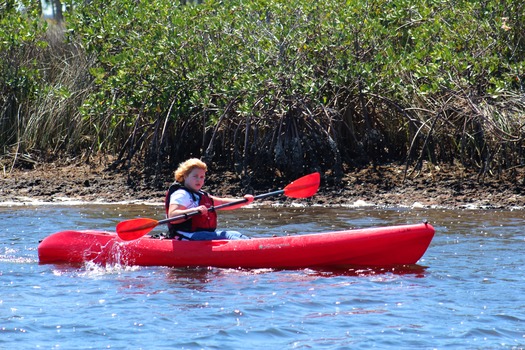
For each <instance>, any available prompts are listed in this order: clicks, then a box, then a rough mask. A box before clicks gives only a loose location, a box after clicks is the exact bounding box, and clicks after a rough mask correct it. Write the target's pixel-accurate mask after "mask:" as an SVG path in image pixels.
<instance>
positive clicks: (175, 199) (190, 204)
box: [170, 189, 199, 209]
mask: <svg viewBox="0 0 525 350" xmlns="http://www.w3.org/2000/svg"><path fill="white" fill-rule="evenodd" d="M170 204H178V205H182V206H184V207H186V209H191V208H197V207H198V206H199V203H198V202H195V201H194V200H193V196H192V195H191V194H190V193H189V192H188V191H186V190H183V189H178V190H177V191H175V192H173V193H172V194H171V196H170Z"/></svg>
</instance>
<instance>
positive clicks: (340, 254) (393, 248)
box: [38, 222, 435, 268]
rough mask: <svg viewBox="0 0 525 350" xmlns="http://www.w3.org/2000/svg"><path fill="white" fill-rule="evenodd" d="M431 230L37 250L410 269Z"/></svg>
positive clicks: (93, 238)
mask: <svg viewBox="0 0 525 350" xmlns="http://www.w3.org/2000/svg"><path fill="white" fill-rule="evenodd" d="M434 233H435V230H434V228H433V227H432V225H430V224H429V223H426V222H425V223H421V224H413V225H399V226H387V227H376V228H363V229H352V230H345V231H335V232H323V233H315V234H304V235H294V236H283V237H263V238H252V239H250V240H230V241H229V240H216V241H179V240H171V239H155V238H151V237H143V238H140V239H137V240H134V241H123V240H121V239H120V238H119V237H118V236H117V235H116V234H115V233H113V232H105V231H92V230H86V231H61V232H57V233H54V234H52V235H50V236H48V237H46V238H45V239H44V240H43V241H42V242H41V243H40V244H39V246H38V255H39V261H40V263H42V264H48V263H53V264H57V263H69V264H82V263H85V262H88V261H92V262H95V263H97V264H122V265H130V266H131V265H138V266H169V267H190V266H213V267H225V268H307V267H346V266H392V265H410V264H415V263H417V261H418V260H419V259H420V258H421V257H422V256H423V254H424V253H425V252H426V250H427V248H428V246H429V245H430V243H431V241H432V238H433V236H434Z"/></svg>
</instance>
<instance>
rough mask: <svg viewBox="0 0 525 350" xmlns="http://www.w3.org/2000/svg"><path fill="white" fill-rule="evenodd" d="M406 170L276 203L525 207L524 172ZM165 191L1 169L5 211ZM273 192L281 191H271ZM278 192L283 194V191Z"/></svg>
mask: <svg viewBox="0 0 525 350" xmlns="http://www.w3.org/2000/svg"><path fill="white" fill-rule="evenodd" d="M405 170H406V169H405V166H404V165H388V166H378V167H375V168H374V167H368V168H365V169H358V170H348V171H346V172H345V174H344V177H343V179H342V181H341V182H340V183H337V184H336V183H335V181H334V180H333V179H332V178H331V177H330V176H329V175H326V174H324V176H323V179H322V182H321V186H320V188H319V191H318V193H317V194H316V195H315V196H314V197H312V198H310V199H306V200H292V199H287V198H285V197H272V198H270V199H269V201H268V202H267V203H268V204H269V203H277V202H281V203H284V204H291V203H292V202H294V203H296V202H297V203H305V204H307V205H327V206H329V205H342V206H367V205H374V206H388V207H398V206H403V207H424V208H425V207H426V208H430V207H438V208H439V207H443V208H458V209H460V208H474V209H475V208H497V209H516V208H518V209H521V208H524V207H525V185H524V179H525V170H524V169H522V168H520V169H518V168H516V169H513V170H507V171H505V172H504V173H503V174H500V175H499V176H495V175H494V174H488V175H486V176H485V177H484V178H482V179H481V178H479V176H478V174H477V173H475V172H469V171H467V170H465V169H460V168H458V167H443V166H434V165H428V164H427V165H425V166H424V167H423V169H421V170H420V171H419V172H414V171H413V169H409V170H408V171H407V172H406V176H405ZM171 181H172V179H171V177H170V176H166V179H165V181H164V185H162V184H161V185H157V186H156V187H158V188H155V186H152V185H148V184H147V183H146V181H145V180H144V179H143V178H142V176H141V175H137V174H136V172H135V173H134V175H132V176H129V175H128V173H127V172H122V171H121V172H115V171H108V170H107V166H106V165H105V164H102V163H100V162H99V163H97V164H95V163H91V164H86V163H74V162H70V163H69V164H64V163H62V164H56V163H49V164H36V165H34V167H33V169H30V170H24V169H9V170H6V169H4V171H3V173H2V186H1V189H0V205H24V204H39V203H40V204H43V203H86V202H87V203H120V202H130V203H152V204H162V202H163V200H164V193H165V188H166V187H167V186H168V185H169V184H170V183H171ZM275 182H276V184H275V185H274V184H270V185H268V184H267V185H264V186H262V187H264V188H253V192H254V193H255V194H260V193H265V192H268V191H272V190H276V189H281V188H283V187H284V186H286V183H282V184H279V183H277V182H278V181H275ZM271 186H276V187H271ZM279 186H281V187H279ZM206 189H207V190H208V191H209V192H211V193H213V194H216V195H219V196H238V195H241V194H243V193H244V189H243V187H242V186H241V183H240V180H239V179H238V177H237V176H236V175H235V174H233V173H228V172H226V173H224V172H220V173H213V172H212V171H210V174H209V177H208V179H207V183H206Z"/></svg>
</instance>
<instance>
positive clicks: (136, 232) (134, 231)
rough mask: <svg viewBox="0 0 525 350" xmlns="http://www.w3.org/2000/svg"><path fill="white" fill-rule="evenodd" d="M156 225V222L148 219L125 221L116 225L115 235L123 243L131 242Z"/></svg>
mask: <svg viewBox="0 0 525 350" xmlns="http://www.w3.org/2000/svg"><path fill="white" fill-rule="evenodd" d="M158 224H159V222H158V221H157V220H154V219H148V218H139V219H132V220H126V221H122V222H119V223H118V224H117V234H118V236H119V237H120V238H121V239H122V240H124V241H132V240H134V239H138V238H140V237H142V236H144V235H145V234H147V233H148V232H150V231H151V230H153V228H154V227H155V226H157V225H158Z"/></svg>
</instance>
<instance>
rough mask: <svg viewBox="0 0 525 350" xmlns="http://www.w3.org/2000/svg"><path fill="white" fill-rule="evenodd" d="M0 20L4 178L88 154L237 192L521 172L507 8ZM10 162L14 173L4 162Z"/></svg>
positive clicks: (93, 13) (272, 8) (159, 5)
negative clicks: (403, 175) (357, 170)
mask: <svg viewBox="0 0 525 350" xmlns="http://www.w3.org/2000/svg"><path fill="white" fill-rule="evenodd" d="M64 18H65V22H64V23H60V24H47V23H46V22H44V21H42V20H41V19H40V17H39V16H38V14H37V11H36V9H35V10H33V9H32V8H31V6H27V10H26V11H23V12H21V11H17V9H16V8H9V7H6V8H4V9H2V10H1V11H0V142H1V145H2V150H1V152H2V159H3V164H4V168H5V165H6V164H8V165H9V166H13V165H21V164H23V162H22V160H23V159H28V158H32V159H34V158H35V157H50V156H53V155H55V156H56V155H61V156H64V155H68V156H71V157H79V158H89V157H90V156H91V155H94V154H100V153H102V154H111V155H114V156H115V157H116V162H115V163H114V164H113V167H115V168H122V167H127V166H129V164H130V162H132V161H134V162H139V164H142V166H143V167H144V169H147V170H150V171H153V172H159V171H160V170H162V169H169V168H173V167H174V166H176V164H178V163H179V162H180V161H182V160H184V159H186V158H188V157H190V156H196V157H203V158H204V159H205V160H206V161H208V162H212V163H216V164H218V165H221V166H223V167H224V168H226V169H230V170H233V171H236V172H237V173H239V174H241V175H243V176H246V177H251V176H255V175H257V176H265V175H268V174H275V173H280V174H282V175H283V176H287V177H296V176H298V175H300V174H304V173H306V172H308V171H314V170H321V171H323V172H332V173H333V174H335V175H340V174H342V172H343V171H344V169H345V168H347V167H360V166H366V165H369V164H384V163H388V162H396V163H404V164H406V165H407V167H409V168H410V169H418V167H420V166H421V165H422V164H423V162H430V163H434V164H439V163H443V162H446V163H449V164H457V165H460V166H462V167H468V168H472V169H476V170H477V171H478V172H479V174H480V176H486V175H488V174H490V173H498V172H501V171H505V170H506V169H510V168H513V167H518V166H522V164H523V162H524V160H525V159H524V156H525V155H524V133H523V126H524V123H525V97H524V88H525V82H524V79H525V73H524V68H525V67H524V64H525V60H524V59H525V56H524V54H525V3H523V2H522V1H516V0H514V1H495V0H487V1H436V0H423V1H418V2H415V1H408V0H394V1H391V0H388V1H387V0H375V1H359V0H355V1H347V2H346V5H344V6H343V5H342V3H341V1H334V0H320V1H315V2H312V1H298V0H289V1H286V2H283V1H270V0H268V1H241V0H234V1H205V2H204V3H201V4H197V3H195V2H191V3H190V2H188V4H184V5H182V4H181V2H174V1H166V0H151V1H135V0H104V1H101V0H92V1H89V2H86V3H85V4H82V5H81V4H76V5H75V6H74V7H73V6H71V7H69V12H67V13H64ZM17 162H18V164H17Z"/></svg>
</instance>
